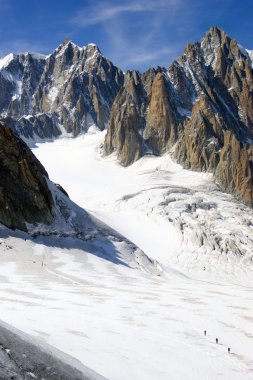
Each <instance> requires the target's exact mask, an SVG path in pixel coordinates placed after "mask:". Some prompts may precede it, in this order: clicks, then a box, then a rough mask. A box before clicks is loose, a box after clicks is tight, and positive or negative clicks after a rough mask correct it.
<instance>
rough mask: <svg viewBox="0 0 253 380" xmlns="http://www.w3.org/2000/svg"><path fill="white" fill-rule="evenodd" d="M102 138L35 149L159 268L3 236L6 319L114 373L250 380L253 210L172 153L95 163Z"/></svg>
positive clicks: (73, 193)
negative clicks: (157, 271)
mask: <svg viewBox="0 0 253 380" xmlns="http://www.w3.org/2000/svg"><path fill="white" fill-rule="evenodd" d="M103 138H104V132H102V133H90V134H87V135H84V136H80V137H78V138H76V139H71V138H63V139H59V140H57V141H55V142H52V143H45V144H39V145H38V148H35V149H34V153H35V154H36V155H37V157H38V158H39V159H40V161H41V162H42V163H43V164H44V166H45V167H46V169H47V171H48V172H49V175H50V178H51V179H52V180H53V181H54V182H58V183H60V184H61V185H62V186H63V187H64V188H65V190H66V191H67V192H68V193H69V195H70V197H71V198H72V199H73V200H74V201H75V202H76V203H77V204H79V205H80V206H81V207H84V208H85V209H87V210H88V211H90V212H92V213H93V214H94V215H95V216H96V217H98V218H99V219H101V220H102V221H104V222H105V223H107V224H108V225H110V226H111V227H112V228H114V229H115V230H116V231H118V232H120V233H121V234H122V235H124V236H126V237H127V238H128V239H130V240H131V241H132V242H133V243H135V244H136V245H137V246H139V247H140V248H141V249H142V250H143V251H144V252H145V253H146V254H147V255H148V256H149V257H151V258H152V259H154V260H157V261H158V262H159V263H160V265H161V267H162V268H163V273H162V274H161V275H160V276H158V275H155V274H153V275H152V274H150V273H146V272H145V271H140V270H137V269H132V268H130V267H128V266H125V265H120V264H115V263H113V262H111V261H110V260H106V259H103V258H102V257H98V256H97V255H96V254H92V253H89V252H86V251H85V250H84V249H82V246H81V244H80V242H76V241H75V240H74V239H72V240H71V239H70V238H65V241H66V248H64V249H63V248H62V246H63V244H64V243H63V241H64V238H61V239H63V240H61V243H60V244H58V243H57V238H56V237H48V236H44V237H41V236H40V237H37V238H35V239H30V238H29V237H27V235H25V234H24V236H26V238H27V240H24V238H23V237H24V236H23V235H22V234H18V233H13V234H10V235H9V236H8V237H2V239H1V241H0V247H1V248H0V255H1V263H2V265H1V267H0V280H1V282H0V302H1V319H2V320H4V321H6V322H8V323H10V324H12V325H14V326H15V327H17V328H19V329H21V330H23V331H25V332H27V333H30V334H31V335H34V336H36V337H39V338H41V339H42V340H44V341H46V342H47V343H49V344H51V345H53V346H55V347H56V348H58V349H60V350H62V351H64V352H66V353H68V354H70V355H72V356H73V357H75V358H77V359H79V360H80V361H81V362H83V363H84V364H85V365H87V366H89V367H90V368H92V369H94V370H95V371H97V372H98V373H100V374H101V375H103V376H105V377H107V378H108V379H111V380H128V379H129V378H132V379H134V380H144V379H145V380H153V379H157V380H168V378H171V379H177V380H186V379H187V380H188V379H189V380H191V379H192V380H196V379H208V380H209V379H210V380H211V379H215V380H216V379H219V378H221V379H229V380H230V379H231V380H248V379H253V357H252V352H253V323H252V322H253V313H252V306H253V304H252V298H253V297H252V289H253V276H252V274H253V272H252V270H253V268H252V267H253V264H252V260H251V256H252V247H253V243H252V240H251V239H252V228H253V227H252V224H251V223H253V218H252V210H250V209H249V208H247V207H246V206H243V205H242V204H240V203H239V202H236V201H235V200H233V198H232V197H231V196H230V195H226V194H223V193H221V192H220V191H219V190H218V188H217V187H216V185H215V184H214V183H213V181H212V177H211V176H210V175H209V174H204V173H192V172H190V171H186V170H183V169H182V168H181V167H180V166H179V165H177V164H175V163H174V162H173V161H172V160H171V159H170V158H169V157H168V156H163V157H146V158H143V159H141V160H139V161H138V162H136V163H135V164H134V165H132V166H131V167H128V168H123V167H121V166H120V165H119V164H118V163H117V161H116V157H115V155H112V156H110V157H107V158H102V157H101V151H100V150H101V143H102V142H103ZM0 234H1V231H0ZM221 237H222V240H220V239H221ZM101 249H102V248H101ZM221 249H222V252H221ZM238 249H239V251H238ZM144 265H145V264H144ZM204 330H206V331H207V336H204ZM215 338H219V344H216V343H215ZM228 347H231V354H228V352H227V348H228Z"/></svg>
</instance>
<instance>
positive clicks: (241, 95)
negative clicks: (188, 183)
mask: <svg viewBox="0 0 253 380" xmlns="http://www.w3.org/2000/svg"><path fill="white" fill-rule="evenodd" d="M252 74H253V72H252V61H251V58H250V54H249V53H248V52H247V51H246V50H245V49H243V48H241V47H240V46H239V45H238V44H237V42H236V41H235V40H233V39H230V38H229V37H228V36H227V35H226V33H225V32H224V31H222V30H220V29H218V28H216V27H214V28H211V29H210V30H209V31H208V32H207V34H206V35H205V37H204V38H203V39H202V40H201V41H200V42H198V43H195V44H192V45H187V46H186V48H185V51H184V53H183V54H182V56H181V57H179V59H178V60H177V61H175V62H173V63H172V65H171V66H170V67H169V68H168V69H167V70H166V69H161V68H159V69H157V70H149V71H148V72H146V73H144V74H139V73H136V72H134V73H128V74H127V75H126V77H125V83H124V85H123V88H122V89H121V91H120V93H119V95H118V96H117V97H116V99H115V101H114V104H113V107H112V113H111V118H110V124H109V128H108V132H107V135H106V139H105V146H104V152H105V154H108V153H111V152H112V151H114V150H116V151H117V154H118V158H119V160H120V161H121V162H122V163H123V164H129V163H132V162H133V161H134V160H136V159H138V158H139V157H140V156H142V155H143V154H145V153H146V152H153V153H154V154H162V153H164V152H166V151H171V153H172V154H173V155H174V158H175V159H176V160H177V161H178V162H180V163H181V164H182V165H183V166H185V167H186V168H189V169H192V170H197V171H210V172H213V173H214V175H215V177H216V179H217V181H218V182H219V183H220V185H221V186H222V188H223V189H225V190H226V191H229V192H231V193H233V194H235V195H236V196H237V197H238V198H240V199H242V200H244V201H245V202H246V203H247V204H249V205H253V198H252V188H253V171H252V143H253V118H252V116H253V115H252V112H253V104H252V102H253V80H252ZM133 75H134V76H135V77H136V78H138V80H135V81H132V82H131V86H129V78H130V77H131V76H133ZM122 105H124V107H125V108H127V109H128V111H127V112H122ZM124 107H123V108H124ZM130 108H131V110H135V112H133V111H132V112H130ZM132 115H134V116H132ZM133 120H134V122H133ZM129 141H134V143H131V144H130V143H129ZM122 147H124V149H122Z"/></svg>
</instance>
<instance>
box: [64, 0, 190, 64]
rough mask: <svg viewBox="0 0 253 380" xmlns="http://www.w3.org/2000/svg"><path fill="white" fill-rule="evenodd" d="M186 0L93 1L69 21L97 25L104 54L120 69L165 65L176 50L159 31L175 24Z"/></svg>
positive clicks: (85, 27) (86, 27) (177, 47)
mask: <svg viewBox="0 0 253 380" xmlns="http://www.w3.org/2000/svg"><path fill="white" fill-rule="evenodd" d="M185 1H186V0H136V1H133V0H130V1H125V2H122V1H117V3H116V4H115V2H114V1H113V0H108V1H106V2H105V1H101V0H97V1H96V0H94V1H93V2H92V3H89V4H88V6H86V7H85V8H83V9H80V10H79V12H76V13H75V14H74V15H73V17H72V18H71V20H70V22H71V24H72V25H74V26H75V27H76V28H79V29H82V28H84V29H87V30H88V29H89V28H90V27H94V26H98V27H99V28H100V32H101V33H103V34H104V38H105V39H106V42H107V43H106V45H107V46H106V47H107V49H106V50H107V51H106V54H107V55H108V56H109V57H110V58H111V59H112V61H113V62H114V63H115V64H117V65H119V66H120V67H121V68H123V69H124V70H125V69H128V68H139V69H145V68H148V66H157V65H162V64H166V65H167V64H168V63H169V62H170V61H171V58H172V57H174V58H175V57H176V56H177V54H178V52H179V46H178V44H177V42H175V41H173V36H172V37H171V39H170V41H165V39H164V36H163V35H165V33H163V30H165V29H166V27H168V25H170V27H172V26H174V27H175V30H176V28H177V27H178V19H179V13H180V10H181V9H182V7H183V5H184V4H185Z"/></svg>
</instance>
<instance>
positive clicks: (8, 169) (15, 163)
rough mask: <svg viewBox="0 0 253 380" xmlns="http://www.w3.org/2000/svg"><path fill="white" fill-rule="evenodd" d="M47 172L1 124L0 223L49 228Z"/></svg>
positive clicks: (11, 132)
mask: <svg viewBox="0 0 253 380" xmlns="http://www.w3.org/2000/svg"><path fill="white" fill-rule="evenodd" d="M47 178H48V176H47V172H46V171H45V169H44V167H43V166H42V165H41V164H40V162H39V161H38V160H37V159H36V157H35V156H34V155H33V153H32V152H31V151H30V149H29V148H28V146H27V145H26V144H25V143H24V142H23V141H22V140H21V139H20V138H19V137H18V136H16V135H15V134H14V133H13V131H12V129H10V128H9V127H7V126H6V125H5V124H3V123H1V124H0V222H1V223H3V224H5V225H6V226H7V227H10V228H17V229H20V230H24V231H26V230H27V227H26V223H30V224H37V223H43V224H50V223H51V222H52V221H53V204H54V203H53V198H52V195H51V192H50V190H49V188H48V184H47V180H46V179H47Z"/></svg>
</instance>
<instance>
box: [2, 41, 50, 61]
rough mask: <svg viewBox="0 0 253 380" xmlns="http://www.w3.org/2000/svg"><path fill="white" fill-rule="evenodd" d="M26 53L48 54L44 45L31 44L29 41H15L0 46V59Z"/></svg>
mask: <svg viewBox="0 0 253 380" xmlns="http://www.w3.org/2000/svg"><path fill="white" fill-rule="evenodd" d="M26 52H38V53H44V54H47V53H48V48H47V46H45V45H42V44H37V43H32V42H29V41H25V40H21V39H17V40H15V41H11V42H8V43H7V44H6V45H5V44H2V45H1V46H0V57H4V56H6V55H7V54H9V53H26Z"/></svg>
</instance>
